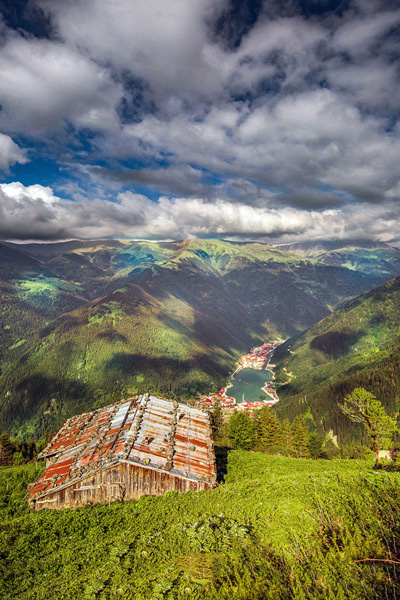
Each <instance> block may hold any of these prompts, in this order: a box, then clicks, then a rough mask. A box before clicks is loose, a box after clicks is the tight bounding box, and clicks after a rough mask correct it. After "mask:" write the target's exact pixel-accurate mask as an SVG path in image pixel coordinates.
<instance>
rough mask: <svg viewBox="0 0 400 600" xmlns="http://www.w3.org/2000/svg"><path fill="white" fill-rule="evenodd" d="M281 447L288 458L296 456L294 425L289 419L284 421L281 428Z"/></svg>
mask: <svg viewBox="0 0 400 600" xmlns="http://www.w3.org/2000/svg"><path fill="white" fill-rule="evenodd" d="M280 437H281V445H282V449H283V451H284V453H285V454H286V456H292V455H293V454H294V447H293V433H292V425H291V423H290V421H289V419H284V421H283V423H282V426H281V436H280Z"/></svg>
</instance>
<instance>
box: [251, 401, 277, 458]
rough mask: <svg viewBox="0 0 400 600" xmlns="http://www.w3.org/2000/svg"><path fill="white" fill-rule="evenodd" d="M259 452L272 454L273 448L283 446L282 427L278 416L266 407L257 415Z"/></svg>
mask: <svg viewBox="0 0 400 600" xmlns="http://www.w3.org/2000/svg"><path fill="white" fill-rule="evenodd" d="M256 432H257V444H256V448H257V450H260V451H261V452H266V453H268V452H270V451H271V450H272V449H273V448H276V447H277V446H281V425H280V423H279V420H278V417H277V416H276V414H275V413H274V412H273V411H272V410H271V409H270V408H269V407H268V406H264V407H263V408H262V409H261V410H260V412H259V413H258V415H257V419H256Z"/></svg>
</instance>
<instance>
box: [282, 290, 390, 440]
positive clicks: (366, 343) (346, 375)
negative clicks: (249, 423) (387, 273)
mask: <svg viewBox="0 0 400 600" xmlns="http://www.w3.org/2000/svg"><path fill="white" fill-rule="evenodd" d="M274 360H275V361H276V362H277V364H278V371H277V374H278V378H279V379H280V380H285V379H287V377H288V375H287V374H288V373H289V374H291V376H293V379H292V380H291V382H290V384H289V385H287V386H284V387H283V388H281V390H280V392H279V395H280V397H281V398H282V402H281V404H280V405H279V406H278V410H279V412H280V413H281V414H282V415H283V414H290V415H294V414H297V413H303V414H306V413H308V414H309V415H310V418H311V415H312V418H313V419H314V421H315V423H316V424H319V425H322V424H324V427H325V428H332V429H334V431H335V432H336V433H339V434H340V433H341V432H343V431H345V430H346V429H347V428H348V422H347V420H346V419H345V418H344V417H343V415H342V414H341V412H340V411H339V410H338V408H337V404H338V402H339V401H342V399H343V397H344V395H345V394H346V393H349V392H351V391H352V390H353V389H354V388H355V387H357V386H365V387H367V388H368V389H370V390H371V391H373V392H374V393H375V394H376V395H377V397H378V398H379V399H380V400H381V401H382V402H383V403H384V404H385V406H386V407H387V408H388V409H389V411H390V412H393V411H395V410H397V408H399V407H398V406H397V405H398V401H397V398H398V396H399V393H400V278H396V279H393V280H391V281H389V282H387V283H385V284H383V285H381V286H380V287H378V288H377V289H375V290H373V291H372V292H369V293H368V294H365V295H364V296H361V297H359V298H356V299H354V300H352V301H350V302H348V303H347V304H346V305H345V306H343V307H342V308H341V309H340V310H337V311H335V312H334V313H333V314H331V315H329V316H328V317H326V318H325V319H323V320H322V321H320V322H319V323H317V324H316V325H314V326H313V327H311V328H310V329H308V330H307V331H306V332H305V333H303V334H302V335H300V336H299V337H297V338H295V339H294V340H289V341H288V342H287V343H286V344H285V345H284V346H282V347H281V348H280V349H279V350H278V351H277V352H276V354H275V357H274Z"/></svg>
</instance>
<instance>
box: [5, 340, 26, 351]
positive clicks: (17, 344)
mask: <svg viewBox="0 0 400 600" xmlns="http://www.w3.org/2000/svg"><path fill="white" fill-rule="evenodd" d="M25 342H26V339H25V338H24V339H22V340H18V342H15V344H13V345H12V346H10V348H9V349H10V350H13V349H14V348H18V346H22V344H25Z"/></svg>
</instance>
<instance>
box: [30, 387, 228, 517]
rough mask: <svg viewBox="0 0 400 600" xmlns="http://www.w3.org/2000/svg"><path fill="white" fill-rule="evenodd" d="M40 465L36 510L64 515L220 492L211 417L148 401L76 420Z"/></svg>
mask: <svg viewBox="0 0 400 600" xmlns="http://www.w3.org/2000/svg"><path fill="white" fill-rule="evenodd" d="M39 458H44V459H46V470H45V471H44V473H43V474H42V475H41V477H40V478H39V479H38V481H37V482H36V483H35V484H34V486H33V487H32V488H31V489H30V492H29V504H30V506H31V508H33V509H35V510H38V509H41V508H66V507H69V508H71V507H75V506H82V505H84V504H95V503H105V502H112V501H114V500H136V499H137V498H139V497H140V496H142V495H144V494H149V495H154V496H160V495H162V494H165V492H168V491H171V490H174V491H177V492H186V491H189V490H193V491H198V490H206V489H210V488H212V487H214V486H215V485H216V479H217V478H216V464H215V454H214V443H213V439H212V433H211V427H210V422H209V417H208V415H207V414H206V413H204V412H202V411H200V410H197V409H195V408H190V407H188V406H186V405H185V404H178V403H177V402H172V401H170V400H164V399H161V398H156V397H155V396H149V395H148V394H145V395H144V396H141V397H139V398H129V399H128V400H122V401H121V402H118V403H116V404H113V405H110V406H106V407H104V408H101V409H98V410H95V411H93V412H90V413H86V414H83V415H79V416H76V417H72V418H71V419H69V420H68V421H66V423H64V425H63V426H62V427H61V429H60V430H59V431H58V432H57V434H56V435H55V436H54V437H53V439H52V440H51V441H50V442H49V444H48V445H47V446H46V448H45V449H44V450H43V451H42V452H41V453H40V455H39Z"/></svg>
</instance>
